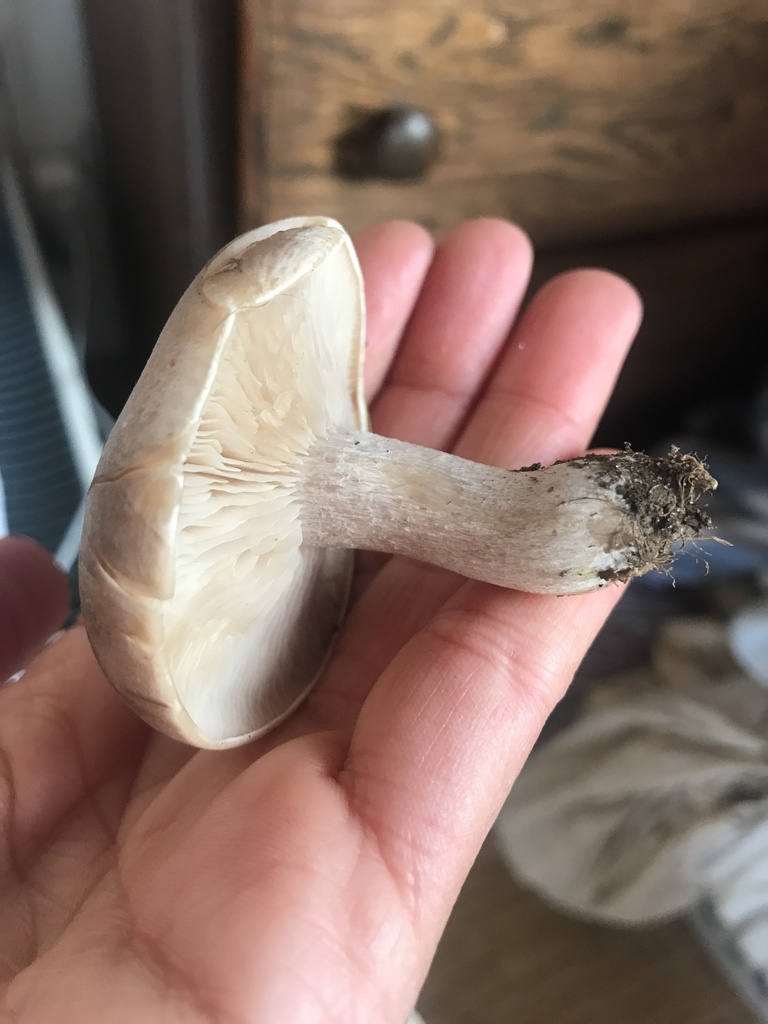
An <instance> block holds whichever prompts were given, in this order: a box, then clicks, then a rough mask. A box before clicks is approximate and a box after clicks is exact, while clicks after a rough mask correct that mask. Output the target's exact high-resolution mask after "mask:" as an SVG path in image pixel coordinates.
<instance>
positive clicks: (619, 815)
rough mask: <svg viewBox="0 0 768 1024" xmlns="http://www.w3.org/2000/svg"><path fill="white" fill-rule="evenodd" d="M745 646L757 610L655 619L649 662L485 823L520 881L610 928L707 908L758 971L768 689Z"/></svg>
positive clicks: (763, 948)
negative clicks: (705, 904) (721, 616)
mask: <svg viewBox="0 0 768 1024" xmlns="http://www.w3.org/2000/svg"><path fill="white" fill-rule="evenodd" d="M747 619H748V620H749V625H748V626H745V621H746V620H747ZM745 634H746V635H747V636H748V642H747V643H746V645H745V644H744V635H745ZM755 635H757V637H758V638H760V637H762V642H764V640H765V637H766V636H768V604H766V603H765V602H758V603H750V604H748V605H747V606H746V607H745V608H744V609H743V610H742V611H740V612H739V613H737V614H736V615H735V616H733V617H732V618H731V620H730V621H728V620H725V621H723V620H718V619H716V618H713V617H710V616H686V617H682V618H677V619H670V620H668V621H666V622H665V623H664V624H663V625H662V626H661V627H660V629H659V632H658V634H657V638H656V642H655V644H654V648H653V652H652V659H651V663H650V665H648V666H647V667H644V668H641V669H637V670H635V671H630V672H626V673H624V674H622V675H619V676H617V677H615V678H613V679H611V680H607V681H604V682H603V683H601V684H600V685H598V686H597V687H595V688H594V690H593V691H592V692H591V693H590V695H589V696H588V698H587V700H586V703H585V704H584V706H583V707H582V710H581V714H580V716H579V718H578V720H577V721H576V722H575V723H574V724H573V725H571V727H570V728H569V729H566V730H565V731H564V732H562V733H560V734H559V735H556V736H555V737H554V738H553V739H551V740H550V741H549V742H548V743H547V744H546V745H544V746H543V747H541V748H540V749H539V750H537V751H536V752H534V754H533V755H532V756H531V758H530V759H529V761H528V764H527V765H526V767H525V769H524V770H523V772H522V774H521V776H520V778H519V780H518V781H517V783H516V784H515V786H514V788H513V790H512V793H511V795H510V797H509V799H508V801H507V803H506V805H505V807H504V809H503V811H502V813H501V815H500V817H499V820H498V822H497V825H496V838H497V841H498V843H499V846H500V848H501V851H502V853H503V855H504V856H505V857H506V858H507V860H508V862H509V864H510V866H511V868H512V870H513V873H514V874H515V875H516V876H517V877H518V878H519V879H520V880H521V881H522V882H523V883H524V884H527V885H529V886H530V887H532V888H534V889H536V890H538V891H539V892H541V893H542V894H543V895H544V896H545V897H547V898H548V899H549V900H551V901H553V902H555V903H557V904H560V905H561V906H563V907H565V908H567V909H569V910H570V911H573V912H576V913H578V914H580V915H583V916H587V917H590V918H596V919H599V920H602V921H606V922H612V923H620V924H640V923H644V922H650V921H655V920H659V919H664V918H668V917H671V916H673V915H676V914H678V913H680V912H681V911H684V910H686V909H687V908H690V907H692V906H693V905H694V904H695V903H697V902H698V901H700V900H701V899H702V898H704V897H706V898H708V899H709V900H711V901H712V903H713V904H714V906H715V908H716V911H717V913H718V916H719V918H720V919H721V920H722V921H723V922H724V923H727V924H728V926H729V928H730V929H731V931H732V933H735V934H737V935H738V936H739V940H740V941H739V945H740V948H741V952H742V955H743V956H746V957H748V958H749V960H750V961H751V962H752V963H753V964H754V965H755V966H756V967H757V968H759V969H760V970H764V971H768V688H767V687H766V686H765V684H764V682H763V681H762V679H755V678H754V677H753V675H752V674H751V673H750V665H751V661H750V658H753V657H754V652H755V647H756V646H757V648H758V649H760V648H759V642H758V643H757V645H756V644H755V642H754V641H755ZM745 650H746V656H745ZM759 667H760V669H761V670H764V669H765V665H763V664H762V663H761V662H760V663H759ZM763 678H764V677H763Z"/></svg>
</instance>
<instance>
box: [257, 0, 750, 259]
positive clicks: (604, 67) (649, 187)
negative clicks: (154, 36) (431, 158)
mask: <svg viewBox="0 0 768 1024" xmlns="http://www.w3.org/2000/svg"><path fill="white" fill-rule="evenodd" d="M241 3H242V18H241V26H240V33H241V57H242V64H241V76H240V81H241V114H240V118H241V120H240V130H241V146H242V150H241V155H242V165H241V171H242V177H241V203H242V207H241V219H242V223H243V226H246V225H250V224H254V223H258V222H261V221H264V220H271V219H274V218H277V217H282V216H286V215H289V214H297V213H310V212H312V213H315V212H323V213H325V214H330V215H333V216H336V217H338V218H339V219H341V220H342V221H343V222H344V223H345V225H346V226H347V227H348V228H349V229H351V230H352V231H355V230H357V229H359V228H361V227H363V226H365V225H366V224H369V223H371V222H372V221H375V220H380V219H382V218H386V217H403V216H404V217H411V218H414V219H416V220H418V221H420V222H421V223H423V224H424V225H426V226H427V227H428V228H430V229H431V230H433V231H435V232H436V233H438V234H439V233H440V232H442V231H444V230H445V229H446V228H447V227H448V226H449V225H451V224H452V223H454V222H456V221H458V220H460V219H462V218H464V217H470V216H476V215H481V214H497V215H502V216H507V217H510V218H512V219H514V220H516V221H518V222H519V223H521V224H522V225H523V226H524V227H525V228H526V229H527V230H528V231H529V232H530V233H531V235H532V236H533V238H534V240H535V241H536V242H537V243H538V244H539V245H544V246H547V247H549V246H553V245H563V244H570V243H574V242H579V243H581V242H584V241H587V240H589V239H606V238H616V237H619V236H626V235H629V234H635V233H639V232H647V231H649V230H657V229H661V228H663V229H668V228H680V227H682V226H685V225H691V224H699V223H701V222H704V221H713V220H718V219H721V218H734V217H742V216H745V215H749V214H752V213H754V212H756V211H768V5H766V4H765V3H763V2H762V0H751V2H749V0H674V2H670V0H578V2H575V0H517V2H515V0H476V2H474V3H472V2H469V3H468V2H466V0H324V2H323V3H318V2H317V0H280V2H277V0H274V2H270V0H241ZM392 104H410V105H413V106H416V107H418V108H420V109H422V110H424V111H425V112H426V113H427V114H428V115H429V116H430V117H431V118H432V119H433V121H434V124H435V126H436V130H437V132H438V134H439V139H440V146H439V153H438V155H437V158H436V160H435V162H434V164H433V165H432V166H431V168H430V169H429V170H428V171H427V173H426V174H425V175H424V176H423V177H421V178H419V179H417V180H412V181H392V180H387V179H386V178H385V177H383V176H381V177H378V178H377V177H376V176H373V177H369V178H367V179H362V180H355V179H354V178H350V177H348V176H345V175H343V174H342V173H340V172H339V170H338V168H337V163H338V161H337V156H338V145H339V139H340V138H343V137H344V135H345V133H347V132H348V131H349V130H350V127H351V126H352V127H353V126H354V124H355V123H356V122H360V121H364V120H365V118H366V117H370V116H371V115H374V114H375V113H376V112H377V111H381V110H383V109H386V108H388V107H390V106H391V105H392Z"/></svg>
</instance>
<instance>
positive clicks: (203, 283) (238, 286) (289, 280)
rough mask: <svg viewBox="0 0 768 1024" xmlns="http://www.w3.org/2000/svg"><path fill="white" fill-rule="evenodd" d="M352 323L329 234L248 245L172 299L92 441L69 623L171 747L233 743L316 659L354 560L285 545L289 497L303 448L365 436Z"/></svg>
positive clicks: (303, 225)
mask: <svg viewBox="0 0 768 1024" xmlns="http://www.w3.org/2000/svg"><path fill="white" fill-rule="evenodd" d="M364 316H365V313H364V300H363V289H362V276H361V273H360V268H359V265H358V262H357V259H356V256H355V253H354V250H353V247H352V244H351V241H350V239H349V237H348V236H347V234H346V233H345V231H344V230H343V229H342V228H341V226H340V225H339V224H337V223H336V222H335V221H332V220H329V219H327V218H323V217H301V218H291V219H289V220H284V221H279V222H277V223H275V224H270V225H267V226H266V227H262V228H258V229H256V230H255V231H251V232H249V233H247V234H245V235H243V236H241V237H240V238H238V239H236V240H235V241H233V242H231V243H230V244H229V245H227V246H226V247H225V248H224V249H222V250H221V252H219V253H218V254H217V255H216V256H214V257H213V259H212V260H211V261H210V262H209V263H208V265H207V266H206V267H205V268H204V269H203V270H202V271H201V272H200V274H198V276H197V277H196V278H195V280H194V281H193V282H192V284H191V285H190V286H189V288H188V289H187V291H186V292H185V294H184V295H183V296H182V298H181V300H180V302H179V303H178V305H177V306H176V308H175V310H174V311H173V313H172V314H171V317H170V319H169V320H168V323H167V324H166V326H165V328H164V330H163V332H162V334H161V335H160V338H159V340H158V342H157V344H156V346H155V348H154V350H153V352H152V354H151V356H150V358H149V360H148V362H147V365H146V368H145V369H144V372H143V373H142V375H141V377H140V378H139V381H138V383H137V384H136V387H135V389H134V390H133V392H132V394H131V396H130V397H129V399H128V401H127V403H126V405H125V408H124V409H123V412H122V413H121V415H120V417H119V419H118V421H117V423H116V424H115V427H114V429H113V431H112V433H111V434H110V437H109V438H108V440H107V443H106V445H105V448H104V452H103V455H102V457H101V461H100V462H99V465H98V468H97V471H96V476H95V478H94V481H93V484H92V486H91V490H90V492H89V497H88V502H87V506H86V513H85V523H84V531H83V540H82V545H81V556H80V590H81V600H82V609H83V618H84V621H85V625H86V629H87V631H88V635H89V638H90V640H91V643H92V645H93V649H94V652H95V654H96V658H97V659H98V661H99V663H100V665H101V667H102V669H103V670H104V672H105V674H106V676H107V678H108V679H109V680H110V682H111V683H112V685H113V686H114V687H115V689H117V690H118V692H119V693H120V694H122V696H123V697H124V698H125V699H126V700H127V701H128V702H129V703H130V704H131V705H132V707H133V708H134V709H135V710H136V711H137V712H138V713H139V714H140V715H141V716H142V717H143V718H145V719H146V720H147V721H148V722H150V723H151V724H152V725H153V726H155V727H156V728H158V729H160V730H161V731H163V732H165V733H167V734H169V735H171V736H174V737H176V738H178V739H181V740H184V741H186V742H188V743H191V744H194V745H195V746H199V747H212V748H220V747H227V746H234V745H237V744H241V743H246V742H248V741H249V740H251V739H253V738H255V737H256V736H258V735H259V734H261V733H263V732H265V731H266V730H268V729H270V728H271V727H272V726H274V725H275V724H276V723H277V722H279V721H280V720H281V719H282V718H284V717H285V716H286V715H288V714H289V713H290V712H291V711H292V709H293V708H294V707H295V706H296V705H297V704H298V703H299V702H300V701H301V700H302V698H303V697H304V696H305V695H306V694H307V693H308V691H309V690H310V688H311V687H312V685H313V683H314V682H315V680H316V679H317V677H318V674H319V672H320V671H321V669H322V667H323V665H324V663H325V660H326V659H327V656H328V654H329V651H330V649H331V646H332V642H333V639H334V636H335V633H336V631H337V630H338V627H339V624H340V622H341V619H342V617H343V614H344V611H345V607H346V603H347V598H348V593H349V583H350V578H351V572H352V566H353V557H354V556H353V554H352V552H349V551H343V550H338V549H320V548H310V547H303V546H302V530H301V521H300V516H301V508H300V505H299V501H298V498H297V495H296V482H297V479H298V475H299V472H300V468H301V464H302V459H303V456H304V455H305V453H306V452H307V450H308V448H309V447H310V446H311V444H312V443H313V441H314V440H315V439H316V438H318V437H323V436H326V435H327V434H328V433H329V432H330V431H333V430H335V429H337V428H351V429H364V428H365V427H367V410H366V405H365V399H364V394H363V385H362V361H363V354H364V344H363V339H364Z"/></svg>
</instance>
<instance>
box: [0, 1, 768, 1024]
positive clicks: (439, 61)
mask: <svg viewBox="0 0 768 1024" xmlns="http://www.w3.org/2000/svg"><path fill="white" fill-rule="evenodd" d="M0 160H2V168H3V174H2V206H0V532H2V530H3V529H4V528H6V529H14V530H19V531H21V532H25V533H29V534H31V535H33V536H37V537H38V539H41V540H42V541H43V542H44V543H46V544H47V545H48V546H49V547H50V548H51V549H52V550H55V551H56V552H57V553H58V554H59V557H60V560H61V561H62V562H64V564H66V565H67V566H73V565H74V560H75V555H76V550H77V537H78V524H79V518H78V517H79V514H80V512H81V509H82V498H83V494H84V491H85V488H87V485H88V481H89V479H90V474H91V473H92V471H93V467H94V466H95V461H96V460H97V458H98V452H99V448H100V444H101V441H102V440H103V437H104V436H105V435H106V433H107V432H108V430H109V425H110V422H111V419H110V417H114V416H115V415H117V413H118V412H119V410H120V408H121V406H122V404H123V402H124V401H125V398H126V397H127V395H128V393H129V391H130V389H131V387H132V386H133V383H134V381H135V379H136V377H137V375H138V373H139V372H140V370H141V367H142V366H143V364H144V361H145V360H146V358H147V355H148V353H149V351H150V349H151V347H152V345H153V344H154V341H155V339H156V337H157V334H158V333H159V330H160V329H161V327H162V325H163V322H164V320H165V318H166V317H167V316H168V314H169V312H170V311H171V309H172V307H173V305H174V304H175V302H176V300H177V298H178V296H179V295H180V294H181V292H182V291H183V289H184V288H185V287H186V285H187V283H188V282H189V280H190V279H191V278H192V277H193V276H194V274H195V273H196V272H197V271H198V270H199V269H200V267H201V266H202V265H203V264H204V263H205V262H206V261H207V259H208V258H209V257H210V256H211V255H212V254H213V252H215V251H216V249H218V248H219V247H220V246H221V245H222V244H224V243H225V242H226V241H227V240H229V239H230V238H231V237H232V236H233V235H235V234H236V233H238V232H239V231H241V230H245V229H247V228H249V227H252V226H255V225H257V224H260V223H264V222H266V221H271V220H275V219H277V218H279V217H283V216H288V215H295V214H301V213H323V214H327V215H330V216H334V217H337V218H338V219H339V220H341V221H342V223H343V224H344V225H345V226H346V227H347V228H348V229H349V230H350V231H352V232H354V231H357V230H359V229H360V228H362V227H365V226H366V225H368V224H370V223H373V222H376V221H379V220H382V219H385V218H388V217H410V218H414V219H416V220H418V221H420V222H421V223H422V224H424V225H425V226H426V227H427V228H429V229H430V230H431V231H432V232H434V233H435V234H436V235H437V236H440V235H441V234H442V233H444V232H445V231H446V230H447V229H448V228H450V227H451V226H452V225H453V224H455V223H457V222H458V221H460V220H462V219H464V218H466V217H473V216H480V215H494V216H502V217H508V218H511V219H513V220H515V221H517V222H518V223H520V224H521V225H522V226H523V227H524V228H525V229H526V230H527V231H528V232H529V233H530V235H531V237H532V239H533V241H534V243H535V246H536V248H537V251H538V254H539V259H538V263H537V268H536V272H535V274H536V277H535V282H534V283H539V282H540V281H541V280H543V279H545V278H547V277H549V276H551V275H552V274H554V273H556V272H558V271H559V270H562V269H566V268H569V267H572V266H576V265H583V264H589V265H599V266H603V267H607V268H610V269H613V270H616V271H618V272H620V273H622V274H624V275H626V276H627V277H628V278H630V279H631V280H632V281H633V283H634V284H635V285H636V286H637V287H638V288H639V290H640V292H641V294H642V296H643V299H644V302H645V305H646V318H645V322H644V325H643V328H642V330H641V334H640V337H639V340H638V343H637V345H636V346H635V349H634V351H633V353H632V355H631V357H630V359H629V361H628V364H627V366H626V368H625V370H624V372H623V374H622V377H621V379H620V381H619V385H618V387H617V390H616V394H615V396H614V399H613V401H612V402H611V405H610V407H609V409H608V411H607V413H606V415H605V417H604V419H603V422H602V424H601V426H600V429H599V432H598V436H597V438H596V440H597V442H598V443H601V444H612V445H615V444H621V443H622V442H623V441H625V440H628V441H631V442H632V444H633V445H634V446H636V447H647V446H651V447H652V446H654V445H656V444H658V443H660V442H662V441H664V440H665V439H667V438H670V437H673V438H674V437H678V436H680V435H682V434H686V433H687V434H688V435H690V434H691V432H692V431H693V434H694V436H696V437H697V438H699V439H702V438H703V439H704V442H703V443H707V444H710V443H711V444H712V445H713V446H715V445H716V443H717V444H720V443H724V444H726V445H730V446H731V449H734V448H735V449H738V452H739V457H740V458H751V457H752V456H754V455H755V452H756V451H757V447H759V445H761V444H762V445H765V444H766V437H768V432H767V431H766V426H765V403H764V402H763V404H762V405H761V404H760V402H761V399H760V388H761V385H762V384H763V383H764V382H765V375H766V369H767V364H768V356H767V352H768V347H767V344H766V337H767V336H768V10H767V9H766V6H765V4H764V3H762V2H761V0H578V2H577V0H470V2H467V0H408V2H405V0H281V2H279V3H278V2H277V0H271V2H270V0H238V2H234V0H164V2H162V3H160V2H157V0H133V2H132V3H130V4H128V3H116V2H114V0H0ZM756 403H757V404H756ZM755 409H757V410H758V411H757V412H755ZM747 410H748V411H749V413H748V415H747V416H746V418H745V411H747ZM761 410H762V411H761ZM761 431H762V433H761ZM697 432H698V433H697ZM731 449H729V451H730V450H731ZM760 453H761V454H760V455H759V459H760V460H763V461H758V462H757V463H754V462H753V463H750V467H751V469H750V472H751V473H752V475H751V476H749V477H748V484H749V486H750V487H753V489H754V487H755V486H758V487H759V486H762V484H765V483H766V482H767V481H766V479H765V475H764V474H765V462H764V455H765V449H764V448H761V449H760ZM729 465H730V463H729ZM755 467H756V468H755ZM739 480H740V483H739V482H737V483H736V484H735V485H734V487H735V490H736V492H737V498H738V496H739V495H740V494H741V493H742V492H741V491H739V486H741V487H742V490H743V488H744V487H745V486H747V484H745V483H744V478H739ZM755 480H757V484H755ZM750 493H752V492H751V491H750ZM760 493H761V494H762V493H763V492H762V491H761V492H760ZM734 500H736V499H734ZM736 504H737V505H738V500H736ZM733 507H734V506H730V511H733ZM754 507H755V506H754V502H753V503H752V505H751V506H750V508H752V509H753V511H752V512H751V513H749V514H750V515H753V514H756V513H754ZM761 507H762V506H761ZM739 508H741V506H739ZM742 511H743V510H742ZM764 512H765V508H763V512H762V513H761V514H764ZM744 516H747V513H746V512H744ZM751 522H752V521H751V520H750V526H751ZM750 536H751V537H752V540H751V542H750V543H752V548H750V549H749V550H750V552H752V554H750V557H752V556H753V554H754V551H755V550H757V552H758V553H757V555H756V556H755V557H757V558H758V560H759V559H760V558H764V556H765V550H766V549H765V546H764V545H763V546H762V547H761V546H760V545H761V544H762V543H763V542H762V540H760V541H759V543H756V542H755V534H754V531H753V533H752V534H751V535H750ZM761 537H762V535H761ZM740 551H741V549H740ZM742 553H743V552H742ZM755 564H756V563H755V562H754V561H753V562H749V563H748V566H747V569H746V570H744V566H743V564H742V566H741V569H740V571H746V572H747V574H748V575H749V574H751V576H750V578H752V576H754V574H755V572H756V569H755ZM759 568H760V571H761V572H762V571H763V570H764V566H763V563H762V562H760V565H759ZM729 585H730V583H729ZM75 591H76V581H75V580H74V578H73V593H74V592H75ZM664 600H666V597H665V598H664ZM625 640H626V635H625V637H624V641H622V642H625ZM716 930H717V929H716ZM717 958H718V959H719V961H720V962H721V963H723V962H725V961H726V960H728V962H729V964H730V967H729V968H728V969H729V970H731V972H732V973H733V972H734V971H738V969H739V967H738V956H737V954H736V953H734V951H733V949H732V948H731V947H729V951H728V953H727V955H726V953H724V952H723V948H722V944H721V945H720V947H719V948H718V952H717ZM734 963H736V964H737V966H736V967H734ZM766 963H767V964H768V948H767V952H766ZM737 988H738V989H739V993H740V994H739V995H737V994H736V991H735V989H732V988H731V987H729V985H728V984H727V983H726V982H725V981H724V980H723V978H722V976H721V973H720V972H719V970H717V969H716V968H715V967H714V966H713V961H712V960H711V959H710V958H709V956H708V955H707V954H706V953H705V952H704V950H703V947H702V945H701V944H700V942H699V941H698V940H696V939H695V938H694V937H693V934H692V931H691V929H690V927H689V924H688V923H687V922H682V921H678V922H674V923H667V924H663V925H655V926H654V927H653V928H651V929H650V930H648V931H642V932H637V931H632V932H629V931H614V930H612V929H608V928H607V927H604V926H603V925H599V924H592V923H590V924H587V923H585V922H583V921H580V920H576V919H573V918H570V917H566V916H565V915H564V914H563V913H562V912H560V911H557V910H554V909H552V908H551V907H550V906H548V905H547V904H546V903H545V902H543V901H542V900H541V899H540V897H539V896H534V895H532V894H531V893H530V892H529V891H528V890H527V889H524V888H523V887H521V886H520V884H519V882H518V881H516V880H515V877H514V874H512V875H511V874H510V873H509V871H508V870H507V867H506V864H505V863H503V862H502V859H501V858H500V856H499V853H498V850H497V849H496V847H495V846H494V844H493V843H489V845H488V847H487V849H486V850H484V851H483V854H482V855H481V858H480V859H479V861H478V864H477V865H476V868H475V870H474V871H473V874H472V875H471V877H470V880H469V882H468V883H467V886H466V888H465V891H464V893H463V895H462V897H461V899H460V901H459V904H458V906H457V908H456V911H455V913H454V916H453V918H452V920H451V923H450V924H449V927H448V930H447V932H446V936H445V939H444V942H443V944H442V946H441V949H440V951H439V953H438V956H437V959H436V961H435V965H434V968H433V971H432V974H431V976H430V979H429V981H428V983H427V986H426V989H425V992H424V995H423V999H422V1004H423V1012H424V1015H425V1017H426V1018H427V1022H428V1024H437V1022H438V1021H440V1022H443V1024H470V1022H475V1021H485V1022H488V1024H496V1022H502V1021H505V1022H506V1021H509V1020H515V1021H516V1022H517V1024H545V1022H546V1024H550V1022H551V1021H553V1020H557V1021H558V1022H562V1024H571V1022H577V1021H578V1022H581V1021H589V1022H594V1024H603V1022H605V1024H635V1022H638V1024H640V1022H643V1024H648V1022H651V1021H653V1022H654V1024H677V1022H680V1024H683V1022H684V1024H690V1022H691V1021H697V1022H702V1024H742V1022H747V1021H751V1020H754V1019H755V1016H754V1014H755V1013H756V1012H759V1006H760V1005H761V1000H762V996H761V995H760V994H759V993H757V994H756V990H755V989H754V985H753V986H752V988H751V989H750V990H749V991H748V992H747V991H746V989H745V986H744V985H743V984H741V982H738V980H737ZM766 999H768V994H767V995H766ZM747 1000H751V1005H752V1009H751V1010H750V1009H748V1008H747Z"/></svg>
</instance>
